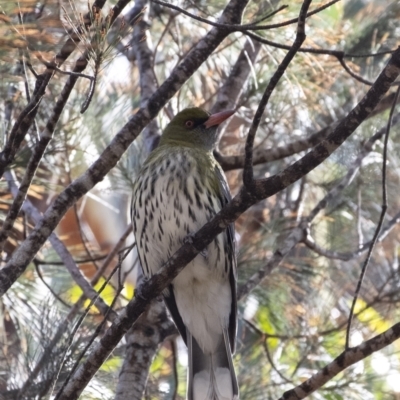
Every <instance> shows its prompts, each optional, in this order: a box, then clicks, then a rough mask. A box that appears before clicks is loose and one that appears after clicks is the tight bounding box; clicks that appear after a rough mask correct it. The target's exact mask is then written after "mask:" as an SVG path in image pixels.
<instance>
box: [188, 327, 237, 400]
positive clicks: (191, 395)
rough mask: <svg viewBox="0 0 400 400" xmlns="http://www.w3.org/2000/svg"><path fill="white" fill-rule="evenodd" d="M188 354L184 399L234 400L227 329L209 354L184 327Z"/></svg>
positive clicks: (234, 388) (234, 377)
mask: <svg viewBox="0 0 400 400" xmlns="http://www.w3.org/2000/svg"><path fill="white" fill-rule="evenodd" d="M186 334H187V346H188V353H189V365H188V368H189V371H188V391H187V393H188V400H238V399H239V389H238V384H237V379H236V375H235V370H234V368H233V362H232V355H231V348H230V345H229V338H228V335H227V332H224V333H223V334H221V340H220V343H219V345H218V347H217V349H216V350H215V352H214V353H212V354H205V353H203V351H202V350H201V348H200V346H199V345H198V343H197V341H196V339H195V338H194V337H193V336H192V335H191V334H190V332H189V331H188V330H186Z"/></svg>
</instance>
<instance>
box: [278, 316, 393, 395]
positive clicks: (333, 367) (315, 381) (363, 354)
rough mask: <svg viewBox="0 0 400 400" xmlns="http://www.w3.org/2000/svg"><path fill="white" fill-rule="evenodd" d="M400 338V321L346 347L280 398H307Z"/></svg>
mask: <svg viewBox="0 0 400 400" xmlns="http://www.w3.org/2000/svg"><path fill="white" fill-rule="evenodd" d="M399 338H400V323H397V324H395V325H393V326H392V327H391V328H390V329H388V330H387V331H385V332H383V333H382V334H380V335H377V336H375V337H373V338H372V339H369V340H367V341H366V342H364V343H362V344H360V345H359V346H356V347H351V348H348V349H346V350H345V351H344V352H343V353H342V354H340V356H338V357H337V358H335V359H334V360H333V361H332V362H331V363H329V364H328V365H327V366H326V367H324V368H323V369H322V370H320V371H318V372H317V373H316V374H314V375H313V376H312V377H311V378H309V379H307V380H306V381H304V382H303V383H301V384H300V385H298V386H296V387H295V388H293V389H291V390H288V391H287V392H285V393H284V394H283V396H282V397H280V398H279V400H301V399H304V398H306V397H307V396H309V395H310V394H311V393H313V392H315V391H316V390H317V389H319V388H320V387H322V386H323V385H324V384H325V383H326V382H328V381H330V380H331V379H332V378H333V377H335V376H336V375H337V374H339V373H340V372H342V371H344V370H345V369H346V368H348V367H349V366H350V365H353V364H355V363H356V362H358V361H361V360H364V359H365V358H367V357H368V356H370V355H371V354H372V353H375V352H377V351H379V350H381V349H383V348H384V347H386V346H388V345H390V344H391V343H393V342H394V341H395V340H397V339H399Z"/></svg>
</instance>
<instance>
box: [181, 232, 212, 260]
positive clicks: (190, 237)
mask: <svg viewBox="0 0 400 400" xmlns="http://www.w3.org/2000/svg"><path fill="white" fill-rule="evenodd" d="M193 237H194V234H193V233H189V234H188V235H187V236H185V237H184V238H183V243H185V244H186V243H189V244H193ZM199 254H200V255H202V256H203V257H204V258H207V257H208V251H207V249H206V248H205V249H203V250H202V251H200V253H199Z"/></svg>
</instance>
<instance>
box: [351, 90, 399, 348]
mask: <svg viewBox="0 0 400 400" xmlns="http://www.w3.org/2000/svg"><path fill="white" fill-rule="evenodd" d="M399 93H400V86H399V87H398V88H397V91H396V96H395V98H394V100H393V105H392V108H391V110H390V114H389V119H388V123H387V127H386V132H385V140H384V145H383V157H382V209H381V215H380V217H379V221H378V225H377V227H376V229H375V233H374V237H373V238H372V241H371V245H370V247H369V249H368V254H367V257H366V258H365V261H364V263H363V266H362V268H361V273H360V278H359V280H358V282H357V287H356V291H355V293H354V297H353V302H352V304H351V308H350V315H349V323H348V325H347V330H346V349H348V348H349V343H350V331H351V323H352V320H353V314H354V308H355V306H356V303H357V299H358V295H359V293H360V290H361V285H362V282H363V280H364V276H365V273H366V271H367V268H368V264H369V261H370V259H371V255H372V252H373V250H374V247H375V244H376V242H377V241H378V238H379V233H380V231H381V228H382V225H383V220H384V219H385V215H386V210H387V188H386V164H387V146H388V141H389V134H390V128H391V126H392V120H393V113H394V109H395V107H396V103H397V99H398V98H399Z"/></svg>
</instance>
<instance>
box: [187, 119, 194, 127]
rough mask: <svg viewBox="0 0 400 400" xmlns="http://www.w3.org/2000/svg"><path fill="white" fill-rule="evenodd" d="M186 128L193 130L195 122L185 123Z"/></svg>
mask: <svg viewBox="0 0 400 400" xmlns="http://www.w3.org/2000/svg"><path fill="white" fill-rule="evenodd" d="M185 125H186V128H193V125H194V122H193V121H191V120H189V121H186V122H185Z"/></svg>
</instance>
